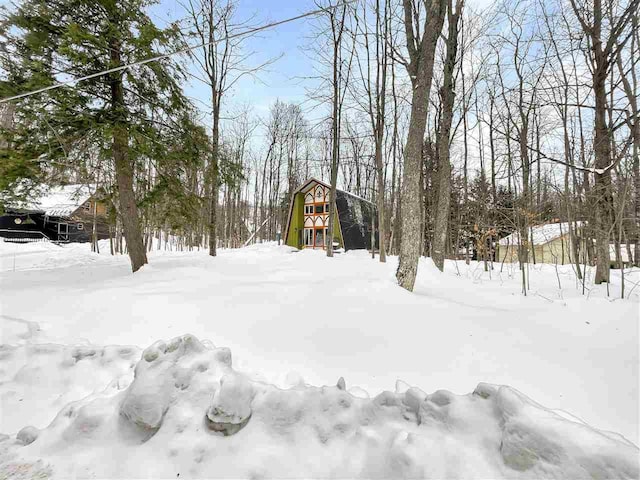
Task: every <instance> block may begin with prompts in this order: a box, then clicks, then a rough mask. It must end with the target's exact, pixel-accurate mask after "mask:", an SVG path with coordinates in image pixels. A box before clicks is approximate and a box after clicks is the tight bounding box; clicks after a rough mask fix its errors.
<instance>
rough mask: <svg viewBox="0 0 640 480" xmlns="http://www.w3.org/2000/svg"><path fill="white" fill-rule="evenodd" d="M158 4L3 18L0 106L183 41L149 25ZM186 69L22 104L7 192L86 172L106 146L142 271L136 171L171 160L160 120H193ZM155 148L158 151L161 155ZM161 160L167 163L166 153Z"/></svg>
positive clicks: (75, 3)
mask: <svg viewBox="0 0 640 480" xmlns="http://www.w3.org/2000/svg"><path fill="white" fill-rule="evenodd" d="M152 3H153V2H151V1H150V0H25V1H24V2H22V3H21V4H20V5H18V6H16V7H15V8H14V9H13V11H5V12H3V15H2V17H3V19H2V24H1V25H0V36H1V37H2V42H3V48H2V50H1V54H0V57H1V58H0V66H1V68H2V70H3V73H4V78H3V81H2V82H1V83H0V96H1V97H7V96H10V95H12V94H16V93H21V92H23V91H30V90H33V89H37V88H42V87H46V86H48V85H52V84H54V83H56V82H59V81H64V80H68V79H74V78H79V77H82V76H86V75H90V74H93V73H96V72H100V71H102V70H107V69H113V68H116V67H120V66H122V65H125V64H129V63H134V62H137V61H140V60H144V59H147V58H149V57H152V56H155V55H157V54H158V53H161V52H163V51H166V50H167V49H173V48H175V45H176V44H177V42H178V36H177V35H176V33H177V32H175V31H174V30H172V29H166V30H163V29H160V28H158V27H157V26H156V25H154V23H153V22H152V21H151V20H150V18H149V17H148V16H147V15H146V13H145V10H146V9H147V8H148V7H149V6H150V5H151V4H152ZM181 75H182V72H181V70H180V68H179V65H178V64H176V63H175V61H173V60H170V59H163V60H161V61H157V62H151V63H147V64H145V65H142V66H134V67H129V68H127V69H125V70H120V71H117V72H111V73H109V74H106V75H102V76H98V77H95V78H92V79H89V80H85V81H82V82H78V83H76V84H75V85H73V86H65V87H62V88H57V89H54V90H49V91H47V92H44V93H40V94H37V95H33V96H31V97H27V98H24V99H21V100H17V101H16V102H15V117H14V122H13V124H12V125H11V126H10V127H9V128H5V129H4V131H3V134H4V135H5V141H4V142H1V143H0V158H1V159H2V160H3V161H2V167H0V168H1V170H0V177H2V178H3V180H2V181H1V182H0V188H2V189H4V190H12V189H15V188H16V186H17V185H19V184H20V182H17V180H19V179H29V180H31V181H36V182H37V181H38V180H43V179H45V178H46V177H47V175H50V174H51V173H52V171H55V169H56V168H57V165H60V164H61V165H62V166H64V167H66V168H69V167H72V168H73V167H76V168H82V163H83V162H84V161H85V160H84V158H85V156H84V155H83V151H82V147H83V146H86V145H92V146H93V147H95V146H98V147H99V149H100V154H101V155H102V156H103V157H104V158H105V159H107V160H109V163H110V165H111V167H112V168H113V171H114V173H115V178H116V186H117V197H118V202H117V206H118V210H119V214H120V218H121V220H122V225H123V233H124V236H125V239H126V242H127V249H128V253H129V256H130V259H131V266H132V269H133V271H134V272H135V271H137V270H138V269H139V268H140V267H142V265H144V264H145V263H147V258H146V253H145V249H144V245H143V239H142V232H141V225H140V219H139V214H138V205H137V201H136V196H135V190H134V188H135V172H136V165H137V164H138V163H139V162H140V161H141V160H142V159H143V158H144V156H145V155H148V154H149V152H153V153H154V155H160V157H162V155H163V154H162V152H165V151H166V146H163V145H162V136H161V135H160V134H159V132H158V130H159V129H160V126H159V123H158V119H159V118H167V117H171V116H175V115H177V114H178V113H179V112H182V111H184V109H185V108H186V103H185V100H184V97H183V95H182V92H181V89H180V86H179V83H178V81H179V79H180V78H181ZM151 143H159V144H160V147H162V148H159V147H158V146H157V145H156V146H152V145H151ZM159 151H160V154H159V153H158V152H159Z"/></svg>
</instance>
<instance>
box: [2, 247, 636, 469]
mask: <svg viewBox="0 0 640 480" xmlns="http://www.w3.org/2000/svg"><path fill="white" fill-rule="evenodd" d="M106 250H108V249H105V248H103V251H106ZM150 261H151V264H150V265H149V266H147V267H145V268H144V269H143V270H142V271H141V272H139V273H137V274H135V275H133V274H131V273H130V271H129V266H128V259H127V258H124V257H112V256H110V255H108V254H101V255H97V254H91V253H90V252H88V246H87V245H68V246H65V247H59V246H55V245H50V244H32V245H10V244H2V243H0V285H1V291H0V305H1V306H2V311H1V314H0V315H1V316H0V327H1V328H0V335H1V338H0V343H1V344H2V345H1V346H0V358H1V359H2V368H0V399H1V402H2V404H1V408H0V432H2V433H4V434H7V435H8V436H7V437H4V438H3V439H2V440H0V478H1V477H2V476H3V475H5V476H6V475H7V474H8V475H9V476H13V477H16V478H34V477H37V476H38V475H41V476H43V477H44V478H46V477H47V476H51V477H52V478H68V477H69V476H72V475H75V476H78V477H89V476H97V477H100V478H105V477H109V478H129V477H156V478H169V477H171V478H176V475H177V474H178V473H180V478H185V477H186V478H188V477H194V476H197V477H218V478H223V477H224V478H229V477H234V478H237V477H245V478H246V477H255V478H260V477H289V478H291V477H295V478H300V477H314V478H318V477H322V478H327V477H369V478H370V477H375V476H377V477H391V476H393V477H402V476H404V477H439V478H442V477H447V478H454V477H465V478H466V477H475V478H541V477H545V478H550V477H554V478H569V477H571V478H578V477H581V478H582V477H587V476H594V477H599V478H612V477H615V478H633V477H637V476H638V474H639V472H638V463H637V460H638V449H637V447H636V446H634V445H633V443H630V442H629V441H628V440H626V439H624V438H622V437H621V436H619V435H617V434H613V433H606V432H604V431H607V430H608V431H615V432H618V433H620V434H622V435H624V436H625V437H626V438H628V439H629V440H631V441H632V442H635V443H637V437H638V411H637V405H638V351H637V343H638V338H639V335H638V315H637V312H638V305H639V298H638V294H639V293H640V292H638V290H637V289H635V290H634V289H633V285H635V284H637V283H638V282H639V281H640V275H638V273H637V272H634V273H630V274H629V275H627V278H626V282H627V293H630V294H631V295H630V298H629V299H625V300H619V299H615V296H616V295H617V293H616V292H617V291H619V285H620V278H619V277H614V281H613V283H612V285H611V288H610V295H611V296H610V297H607V296H606V289H605V288H606V287H604V286H603V288H601V287H598V288H592V287H589V285H587V286H588V287H589V288H590V289H591V290H590V291H589V292H588V295H584V296H583V295H582V294H581V290H580V288H579V285H577V283H576V280H575V276H574V275H573V273H572V270H571V267H570V266H568V267H566V268H565V267H562V268H560V267H559V268H558V271H557V272H556V270H555V268H554V267H552V266H547V265H545V266H541V265H537V266H534V265H532V266H531V294H530V295H529V296H528V297H526V298H525V297H522V296H521V295H520V294H519V289H520V285H519V272H518V271H517V270H515V265H510V266H504V269H503V271H502V272H500V266H498V265H496V269H495V270H494V271H493V272H490V273H489V272H484V271H483V269H482V266H481V265H478V264H472V265H470V266H466V265H464V263H458V264H457V265H455V264H454V263H453V262H450V263H447V265H446V270H445V273H444V274H440V272H438V271H437V270H436V269H435V268H434V267H433V265H432V263H431V261H430V260H428V259H425V260H423V262H422V263H421V266H420V271H419V276H418V284H417V287H416V291H415V293H413V294H410V293H408V292H406V291H404V290H402V289H400V288H398V287H397V286H396V285H395V282H394V271H395V262H396V259H391V260H390V261H389V263H388V264H386V265H381V264H379V263H378V262H377V261H375V262H374V261H371V260H370V259H369V258H368V257H367V255H366V254H365V253H364V252H359V253H355V252H354V253H348V254H341V255H338V256H337V257H336V258H334V259H327V258H326V257H324V256H323V255H322V253H321V252H311V251H308V252H294V251H292V250H291V249H289V248H286V247H276V246H274V245H261V246H254V247H250V248H246V249H240V250H233V251H222V252H221V254H220V256H219V257H218V258H215V259H212V258H209V257H208V256H207V255H206V254H205V253H204V252H165V251H157V252H153V253H152V255H151V257H150ZM458 272H459V275H458ZM559 284H560V287H561V288H559ZM185 333H190V334H193V335H195V337H192V336H184V334H185ZM170 338H174V340H172V341H167V342H166V343H164V342H161V343H157V340H158V339H170ZM211 342H213V343H211ZM214 343H215V345H216V346H218V348H215V347H214V346H213V344H214ZM148 345H152V347H149V348H147V349H146V350H145V353H144V354H142V349H143V348H145V347H147V346H148ZM222 347H229V348H230V350H229V349H227V348H222ZM231 351H233V354H234V359H233V366H232V364H231V353H230V352H231ZM134 372H135V378H134ZM340 377H344V378H345V380H346V389H342V388H338V387H336V386H335V385H336V380H337V379H338V378H340ZM398 379H402V380H403V381H400V382H398V381H397V380H398ZM405 382H406V383H405ZM485 382H488V383H485ZM492 384H493V385H492ZM311 385H329V387H312V386H311ZM409 385H415V386H418V387H420V389H418V388H415V387H414V388H409ZM475 385H478V386H477V387H476V388H475V390H474V389H473V387H474V386H475ZM498 385H505V386H504V387H500V386H498ZM507 385H508V386H507ZM343 386H344V384H343V383H342V382H340V387H343ZM421 389H422V390H424V391H425V392H434V393H432V394H429V395H427V393H424V392H423V391H422V390H421ZM442 389H446V390H442ZM388 390H392V392H386V393H385V391H388ZM472 390H473V392H472V393H469V392H470V391H472ZM450 392H456V393H457V394H454V393H450ZM519 392H523V394H524V395H523V394H521V393H519ZM613 392H615V394H614V393H613ZM525 395H526V396H525ZM528 397H531V398H534V399H535V400H536V401H537V402H540V404H542V405H545V407H549V408H550V409H549V408H545V407H542V406H541V405H539V404H537V403H535V402H533V401H531V400H529V398H528ZM580 419H581V420H580ZM216 424H222V425H223V427H222V429H224V428H226V427H225V424H236V425H238V426H239V425H242V426H243V428H241V429H240V430H239V431H238V432H237V433H235V434H234V435H231V436H228V437H224V436H222V434H221V433H218V432H215V430H216V429H219V428H218V427H216ZM587 424H588V425H592V426H593V427H595V428H592V427H590V426H587ZM26 426H32V427H33V428H27V429H24V428H23V427H26ZM227 426H228V425H227ZM19 432H20V434H19V435H18V433H19ZM18 437H19V438H18ZM25 444H28V445H25Z"/></svg>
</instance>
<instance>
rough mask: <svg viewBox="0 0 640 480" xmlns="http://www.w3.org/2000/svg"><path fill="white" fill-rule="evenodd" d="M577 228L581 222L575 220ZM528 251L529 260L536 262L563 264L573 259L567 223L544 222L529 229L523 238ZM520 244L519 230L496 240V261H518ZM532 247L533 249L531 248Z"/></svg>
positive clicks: (579, 227) (580, 226)
mask: <svg viewBox="0 0 640 480" xmlns="http://www.w3.org/2000/svg"><path fill="white" fill-rule="evenodd" d="M577 227H578V229H579V230H581V228H582V223H581V222H577ZM523 244H524V245H527V248H528V251H529V261H530V262H531V261H533V258H534V255H535V261H536V263H553V264H555V263H557V264H558V265H565V264H569V263H572V262H573V261H574V260H575V255H574V253H573V251H574V248H573V245H572V242H571V241H570V235H569V223H567V222H564V223H546V224H543V225H536V226H534V227H531V228H530V229H529V238H526V239H524V242H523ZM520 245H521V238H520V232H518V231H515V232H513V233H512V234H510V235H507V236H506V237H504V238H501V239H500V241H499V242H498V252H497V255H496V261H498V262H505V263H512V262H513V263H515V262H518V249H519V247H520ZM532 249H533V250H532Z"/></svg>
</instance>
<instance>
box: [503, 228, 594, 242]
mask: <svg viewBox="0 0 640 480" xmlns="http://www.w3.org/2000/svg"><path fill="white" fill-rule="evenodd" d="M576 223H577V226H578V228H579V227H581V226H582V222H576ZM567 233H569V223H568V222H563V223H545V224H542V225H536V226H534V227H531V229H530V232H529V240H531V241H532V243H533V244H534V245H544V244H545V243H549V242H551V241H552V240H555V239H556V238H560V237H562V236H564V235H566V234H567ZM498 244H499V245H502V246H507V245H520V232H519V231H517V230H516V231H515V232H513V233H512V234H511V235H507V236H506V237H504V238H501V239H500V241H499V242H498Z"/></svg>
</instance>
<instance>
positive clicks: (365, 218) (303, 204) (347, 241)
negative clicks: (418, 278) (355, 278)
mask: <svg viewBox="0 0 640 480" xmlns="http://www.w3.org/2000/svg"><path fill="white" fill-rule="evenodd" d="M330 190H331V187H330V186H329V185H328V184H326V183H324V182H321V181H320V180H317V179H315V178H311V179H309V180H307V181H306V182H305V183H304V184H303V185H302V186H301V187H300V188H298V189H297V190H296V191H295V192H293V195H292V198H291V204H290V205H289V216H288V220H287V228H286V231H285V235H284V239H285V243H286V244H287V245H289V246H292V247H295V248H299V249H303V248H312V249H324V248H325V247H326V245H327V240H328V239H327V236H328V230H329V224H328V220H329V192H330ZM336 210H337V216H336V219H335V224H334V229H333V230H334V232H333V242H334V245H337V247H339V248H344V249H345V250H357V249H371V229H372V225H373V223H374V219H375V217H376V216H377V211H376V207H375V205H374V204H373V203H371V202H369V201H367V200H365V199H364V198H361V197H358V196H357V195H353V194H351V193H348V192H345V191H343V190H337V192H336ZM374 244H375V246H376V248H377V246H378V245H377V244H378V231H377V229H375V231H374Z"/></svg>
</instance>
